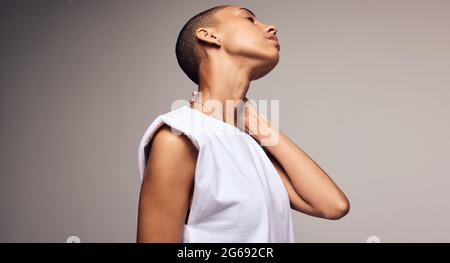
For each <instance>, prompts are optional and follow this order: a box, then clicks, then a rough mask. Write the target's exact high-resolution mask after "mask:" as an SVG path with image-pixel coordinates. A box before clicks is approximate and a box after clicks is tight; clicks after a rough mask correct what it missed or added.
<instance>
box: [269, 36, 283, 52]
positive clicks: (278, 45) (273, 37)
mask: <svg viewBox="0 0 450 263" xmlns="http://www.w3.org/2000/svg"><path fill="white" fill-rule="evenodd" d="M267 38H268V39H270V40H273V41H275V43H276V44H275V45H276V47H277V48H278V50H280V43H278V37H277V36H275V35H270V36H268V37H267Z"/></svg>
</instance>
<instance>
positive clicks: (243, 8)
mask: <svg viewBox="0 0 450 263" xmlns="http://www.w3.org/2000/svg"><path fill="white" fill-rule="evenodd" d="M239 10H245V11H247V12H248V13H250V14H251V15H252V16H254V17H256V15H255V14H254V13H253V12H252V11H250V10H249V9H247V8H245V7H241V8H239Z"/></svg>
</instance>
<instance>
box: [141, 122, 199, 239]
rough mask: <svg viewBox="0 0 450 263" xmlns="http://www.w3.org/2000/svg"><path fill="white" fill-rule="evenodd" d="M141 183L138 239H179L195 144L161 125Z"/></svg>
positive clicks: (153, 140) (187, 199)
mask: <svg viewBox="0 0 450 263" xmlns="http://www.w3.org/2000/svg"><path fill="white" fill-rule="evenodd" d="M150 143H151V145H150V146H151V147H150V152H149V157H148V160H147V165H146V168H145V171H144V178H143V181H142V185H141V191H140V197H139V212H138V233H137V241H138V242H181V239H182V234H183V228H184V222H185V218H186V215H187V214H186V212H187V208H188V206H189V199H190V193H191V190H192V187H193V182H194V177H195V166H196V160H197V155H198V154H197V148H195V146H194V145H193V143H192V142H191V141H190V139H189V138H187V136H186V135H184V134H178V133H173V132H172V129H171V127H170V126H168V125H166V124H164V125H162V126H161V127H160V128H159V129H158V130H157V131H156V132H155V134H154V136H153V138H152V140H151V142H150Z"/></svg>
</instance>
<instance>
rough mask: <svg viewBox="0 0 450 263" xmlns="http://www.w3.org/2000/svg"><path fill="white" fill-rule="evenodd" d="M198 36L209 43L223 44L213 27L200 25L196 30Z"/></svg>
mask: <svg viewBox="0 0 450 263" xmlns="http://www.w3.org/2000/svg"><path fill="white" fill-rule="evenodd" d="M195 34H196V36H197V38H198V39H199V40H200V41H202V42H204V43H206V44H208V45H216V46H219V47H220V45H221V43H220V39H219V36H218V34H217V33H216V31H214V29H213V28H206V27H200V28H198V29H197V31H195Z"/></svg>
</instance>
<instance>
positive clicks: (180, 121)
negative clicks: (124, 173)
mask: <svg viewBox="0 0 450 263" xmlns="http://www.w3.org/2000/svg"><path fill="white" fill-rule="evenodd" d="M188 113H189V112H188V111H187V110H186V106H184V107H181V108H178V109H176V110H173V111H170V112H168V113H165V114H161V115H159V116H158V117H156V119H155V120H154V121H153V122H152V123H151V124H150V125H149V126H148V128H147V130H146V131H145V133H144V136H142V139H141V141H140V143H139V147H138V162H139V163H138V176H139V182H140V183H142V179H143V178H144V170H145V166H146V164H147V160H148V155H149V153H150V148H151V144H149V142H150V141H151V139H152V138H153V136H154V135H155V133H156V131H157V130H158V129H159V128H160V127H161V126H162V125H163V124H164V123H165V124H167V125H168V126H170V127H171V128H172V132H174V133H175V134H178V135H180V134H182V133H183V134H184V135H186V136H187V137H188V138H189V139H190V140H191V142H192V143H193V144H194V146H195V147H196V148H197V149H198V150H200V142H199V138H198V137H199V136H197V135H196V134H195V133H194V132H193V131H194V130H193V129H192V125H191V123H192V121H191V120H190V118H191V117H192V115H191V114H188Z"/></svg>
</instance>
